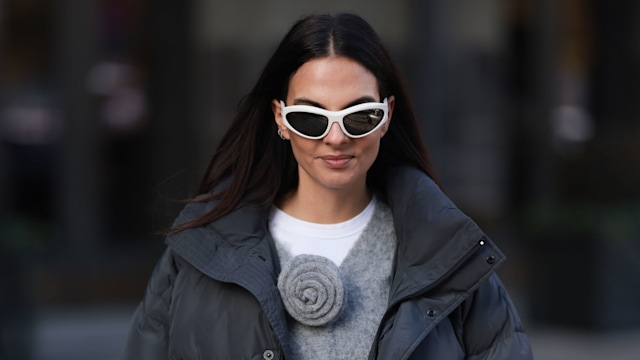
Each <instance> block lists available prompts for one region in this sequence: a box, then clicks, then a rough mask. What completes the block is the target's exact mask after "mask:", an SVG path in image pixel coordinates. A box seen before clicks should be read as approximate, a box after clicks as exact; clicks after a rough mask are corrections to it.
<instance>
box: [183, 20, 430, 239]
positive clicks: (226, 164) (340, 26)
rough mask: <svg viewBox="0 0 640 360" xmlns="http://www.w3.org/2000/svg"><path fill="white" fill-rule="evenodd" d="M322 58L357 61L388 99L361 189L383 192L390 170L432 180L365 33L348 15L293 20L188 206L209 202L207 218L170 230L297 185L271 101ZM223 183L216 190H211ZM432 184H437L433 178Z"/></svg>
mask: <svg viewBox="0 0 640 360" xmlns="http://www.w3.org/2000/svg"><path fill="white" fill-rule="evenodd" d="M329 56H344V57H347V58H350V59H352V60H355V61H357V62H358V63H360V64H361V65H363V66H364V67H365V68H367V69H368V70H369V71H370V72H371V73H372V74H374V76H375V77H376V78H377V81H378V87H379V92H380V97H381V98H385V97H388V96H390V95H393V96H395V107H394V112H393V122H392V124H391V126H389V130H388V132H387V133H386V134H385V136H384V137H383V138H382V140H381V143H380V151H379V154H378V157H377V159H376V160H375V162H374V164H373V165H372V167H371V168H370V170H369V172H368V173H367V184H368V186H370V187H371V188H372V189H374V190H379V191H383V192H384V190H385V183H386V178H387V174H388V172H389V170H390V168H391V167H392V166H397V165H409V166H412V167H415V168H417V169H419V170H422V171H423V172H424V173H425V174H427V175H428V176H430V177H431V178H432V179H434V180H436V177H435V175H434V173H433V169H432V165H431V161H430V159H429V154H428V152H427V148H426V146H425V143H424V141H423V139H422V137H421V135H420V129H419V126H418V122H417V120H416V117H415V114H414V110H413V106H412V104H411V101H410V99H409V96H408V93H407V91H406V86H405V84H404V81H403V80H402V77H401V76H400V74H399V72H398V70H397V68H396V66H395V64H394V62H393V61H392V59H391V57H390V56H389V54H388V52H387V50H386V49H385V47H384V46H383V45H382V42H381V40H380V38H379V36H378V35H377V34H376V32H375V31H374V30H373V28H372V27H371V26H370V25H369V24H368V23H367V22H366V21H365V20H364V19H362V18H361V17H359V16H358V15H355V14H349V13H339V14H334V15H311V16H307V17H304V18H302V19H300V20H299V21H297V22H296V23H295V24H294V25H293V26H292V27H291V29H290V30H289V32H288V33H287V34H286V36H285V37H284V39H283V40H282V42H281V43H280V44H279V46H278V47H277V49H276V50H275V52H274V54H273V55H272V56H271V59H270V60H269V61H268V63H267V64H266V66H265V68H264V69H263V71H262V74H261V75H260V77H259V79H258V81H257V83H256V84H255V86H254V88H253V89H252V90H251V92H250V93H249V94H248V95H247V96H246V97H245V98H244V99H243V100H242V101H241V102H240V104H239V107H238V111H237V113H236V115H235V117H234V119H233V121H232V122H231V125H230V127H229V129H228V130H227V132H226V134H225V135H224V136H223V138H222V140H221V141H220V143H219V145H218V147H217V149H216V151H215V153H214V154H213V156H212V158H211V161H210V163H209V166H208V168H207V171H206V173H205V175H204V177H203V179H202V182H201V184H200V187H199V190H198V193H199V194H200V196H198V197H197V198H195V199H192V200H191V201H212V200H216V205H215V206H214V207H213V208H212V210H210V211H209V212H208V213H206V214H204V215H202V216H201V217H199V218H196V219H194V220H193V221H191V222H187V223H185V224H182V225H178V226H176V227H174V228H173V229H171V230H170V232H171V233H174V232H178V231H181V230H184V229H188V228H192V227H197V226H201V225H204V224H207V223H209V222H211V221H214V220H216V219H218V218H220V217H222V216H224V215H226V214H228V213H229V212H231V211H232V210H233V209H234V208H236V207H237V206H238V205H240V204H241V203H252V204H256V205H258V206H269V205H271V204H273V203H274V201H275V200H276V199H278V198H280V197H281V196H283V195H285V194H286V193H288V192H289V191H291V190H292V189H295V188H296V186H297V185H298V167H297V163H296V160H295V158H294V156H293V152H292V150H291V145H290V143H289V142H287V141H283V140H282V139H281V138H280V137H279V136H278V135H277V126H276V123H275V121H274V115H273V112H272V108H271V102H272V100H273V99H285V98H286V96H287V91H288V86H289V80H290V78H291V76H292V75H293V73H294V72H295V71H296V70H297V69H298V68H299V67H300V66H302V64H304V63H305V62H307V61H309V60H312V59H316V58H323V57H329ZM223 180H224V183H225V185H224V186H216V185H219V184H220V183H221V182H222V181H223ZM436 182H437V180H436Z"/></svg>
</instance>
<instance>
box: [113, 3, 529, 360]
mask: <svg viewBox="0 0 640 360" xmlns="http://www.w3.org/2000/svg"><path fill="white" fill-rule="evenodd" d="M434 178H435V177H434V175H433V171H432V170H431V164H430V162H429V158H428V155H427V151H426V148H425V146H424V145H423V142H422V140H421V138H420V136H419V130H418V126H417V121H416V118H415V116H414V113H413V110H412V106H411V104H410V102H409V98H408V95H407V93H406V91H405V90H404V88H403V85H402V83H401V81H400V76H399V75H398V73H397V71H396V69H395V67H394V65H393V63H392V61H391V60H390V57H389V56H388V54H387V52H386V51H385V49H384V47H383V46H382V45H381V43H380V40H379V38H378V36H377V35H376V33H375V32H374V31H373V29H371V27H370V26H369V25H368V24H367V23H366V22H365V21H364V20H362V19H361V18H359V17H358V16H356V15H351V14H338V15H334V16H331V15H322V16H309V17H306V18H304V19H302V20H300V21H299V22H297V23H296V24H295V25H294V26H293V27H292V28H291V30H290V31H289V33H288V34H287V35H286V36H285V38H284V39H283V41H282V43H281V44H280V45H279V47H278V48H277V50H276V51H275V53H274V55H273V56H272V58H271V60H270V61H269V62H268V64H267V66H266V67H265V69H264V71H263V72H262V75H261V77H260V78H259V80H258V82H257V84H256V85H255V87H254V89H253V90H252V91H251V93H250V94H249V95H248V96H247V97H246V98H245V100H244V101H243V102H242V104H241V106H240V108H239V111H238V113H237V115H236V117H235V119H234V121H233V122H232V124H231V126H230V128H229V130H228V132H227V133H226V135H225V136H224V138H223V140H222V141H221V143H220V145H219V147H218V149H217V151H216V153H215V154H214V156H213V158H212V160H211V163H210V165H209V168H208V170H207V173H206V175H205V178H204V179H203V182H202V185H201V187H200V193H201V195H200V196H199V197H198V198H196V199H195V200H194V201H193V202H192V203H190V204H188V205H187V206H186V207H185V209H184V210H183V211H182V213H181V214H180V215H179V217H178V219H177V220H176V222H175V225H174V228H173V229H172V230H171V231H170V234H169V235H168V236H167V244H168V249H167V250H166V252H165V253H164V255H163V256H162V258H161V259H160V261H159V263H158V265H157V267H156V269H155V270H154V273H153V274H152V276H151V279H150V282H149V285H148V288H147V292H146V294H145V297H144V299H143V301H142V302H141V304H140V306H139V307H138V309H137V311H136V313H135V315H134V319H133V326H132V330H131V334H130V337H129V341H128V344H127V349H126V354H125V359H137V360H139V359H285V358H286V359H394V360H395V359H438V360H443V359H530V358H531V357H532V356H531V351H530V348H529V344H528V340H527V337H526V335H525V334H524V332H523V330H522V325H521V322H520V319H519V318H518V315H517V313H516V310H515V309H514V307H513V305H512V303H511V301H510V300H509V297H508V295H507V293H506V291H505V289H504V288H503V286H502V285H501V283H500V281H499V280H498V277H497V275H496V274H495V270H496V268H497V266H498V265H499V264H500V263H501V262H502V261H503V260H504V256H503V255H502V253H501V252H500V251H499V250H498V249H497V248H496V246H495V245H494V244H493V243H492V242H491V240H489V239H488V238H487V237H486V236H485V235H484V234H483V233H482V232H481V230H480V229H479V228H478V227H477V226H476V225H475V224H474V223H473V222H472V221H471V220H470V219H469V218H468V217H466V216H465V215H464V214H462V213H461V212H460V211H459V210H458V209H457V208H456V207H455V206H454V205H453V204H452V203H451V201H449V199H447V197H446V196H445V195H444V194H443V193H442V192H441V191H440V189H439V186H438V185H437V183H436V182H435V180H434Z"/></svg>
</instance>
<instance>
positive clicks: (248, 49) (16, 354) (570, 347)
mask: <svg viewBox="0 0 640 360" xmlns="http://www.w3.org/2000/svg"><path fill="white" fill-rule="evenodd" d="M320 3H322V4H320ZM335 11H355V12H357V13H359V14H360V15H362V16H363V17H365V18H366V19H367V20H369V21H370V23H371V24H372V25H373V26H374V27H375V28H376V29H377V30H378V32H379V33H380V35H381V37H382V38H383V40H384V42H385V43H386V44H387V46H388V48H389V49H390V51H391V53H392V54H393V56H394V58H395V59H396V61H397V62H398V65H399V67H400V68H401V69H402V71H403V73H404V74H405V76H406V78H407V82H408V85H409V87H410V89H411V92H412V97H413V100H414V102H415V105H416V109H417V112H418V114H419V117H420V121H421V126H422V130H423V134H424V137H425V138H426V139H427V142H428V144H429V147H430V150H431V152H432V156H433V160H434V162H435V168H436V171H437V173H438V174H439V176H440V178H441V180H442V182H443V184H444V187H445V190H446V191H447V193H448V194H449V196H450V197H451V198H452V199H453V200H454V201H455V202H456V203H457V204H458V205H459V207H460V208H462V209H463V210H464V211H465V212H466V213H468V214H469V215H470V216H472V217H473V218H474V219H476V220H477V221H478V223H479V224H480V225H481V226H482V227H483V228H484V229H485V230H486V232H487V233H488V234H489V236H490V237H492V238H493V239H494V240H495V241H496V242H497V243H498V245H499V246H500V247H501V248H502V249H503V250H504V252H505V253H506V254H507V256H508V257H509V261H508V262H507V263H506V265H504V267H503V268H502V269H501V270H500V275H501V277H502V278H503V280H504V282H505V284H506V286H507V288H508V290H509V292H510V293H511V295H512V297H513V300H514V302H515V303H516V305H517V307H518V309H519V311H520V313H521V316H522V317H523V320H524V321H525V325H526V327H527V330H528V332H529V335H530V337H531V342H532V345H533V348H534V354H535V355H536V358H537V359H543V360H544V359H601V358H612V359H638V358H640V345H638V344H640V122H639V121H638V120H639V118H640V101H639V100H640V2H638V1H619V0H607V1H605V0H602V1H599V0H448V1H438V0H397V1H393V2H391V1H381V0H367V1H364V0H348V1H347V0H324V1H322V2H320V1H316V2H313V3H312V2H309V3H303V2H300V1H293V0H265V1H260V2H257V1H253V0H235V1H219V0H185V1H169V0H155V1H150V0H83V1H71V0H0V272H1V276H0V359H30V360H45V359H46V360H53V359H66V360H69V359H117V358H119V356H120V354H121V352H122V349H123V347H124V342H125V339H126V334H127V332H128V327H129V320H130V317H131V315H132V312H133V310H134V308H135V306H136V305H137V302H138V301H139V300H140V299H141V297H142V295H143V292H144V288H145V286H146V281H147V279H148V277H149V275H150V272H151V270H152V268H153V266H154V265H155V262H156V260H157V259H158V257H159V255H160V253H161V252H162V250H163V249H164V244H163V238H162V236H159V235H155V233H156V232H157V231H160V230H163V229H165V228H167V227H168V226H170V225H171V222H172V220H173V217H174V216H175V215H176V214H177V212H178V211H179V209H180V206H181V205H179V204H177V203H176V202H175V201H174V200H176V199H181V198H185V197H188V196H190V195H193V191H194V190H195V187H196V185H197V183H198V181H199V179H200V177H201V176H202V174H203V171H204V168H205V166H206V163H207V160H208V157H209V156H210V154H211V153H212V152H213V150H214V148H215V146H216V144H217V142H218V140H219V139H220V137H221V135H222V133H223V131H224V130H225V128H226V126H227V125H228V123H229V120H230V119H231V117H232V116H233V113H234V110H235V108H236V106H237V104H238V102H239V100H240V99H241V97H242V96H243V95H245V94H246V93H247V92H248V91H249V90H250V88H251V87H252V85H253V82H254V81H255V80H256V78H257V76H258V74H259V73H260V71H261V70H262V66H263V65H264V64H265V62H266V60H267V58H268V57H269V56H270V54H271V52H272V51H273V50H274V49H275V46H276V45H277V43H278V41H279V40H280V39H281V37H282V36H283V35H284V33H285V32H286V31H287V29H288V28H289V26H290V25H291V24H292V22H293V21H294V20H296V19H298V18H299V17H300V16H301V15H303V14H307V13H315V12H335Z"/></svg>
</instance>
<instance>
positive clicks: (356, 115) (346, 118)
mask: <svg viewBox="0 0 640 360" xmlns="http://www.w3.org/2000/svg"><path fill="white" fill-rule="evenodd" d="M280 106H281V112H282V120H283V122H284V125H285V126H286V127H287V128H288V129H289V130H291V131H293V132H294V133H296V134H298V135H300V136H302V137H303V138H307V139H312V140H317V139H322V138H323V137H325V136H327V134H328V133H329V130H330V129H331V125H333V123H338V124H340V128H341V129H342V131H343V132H344V133H345V135H347V136H348V137H350V138H354V139H357V138H361V137H364V136H367V135H369V134H371V133H372V132H374V131H375V130H377V129H378V128H379V127H380V126H382V124H384V123H385V122H386V121H387V118H388V113H389V106H388V105H387V98H385V99H384V100H383V102H381V103H377V102H368V103H363V104H358V105H354V106H351V107H348V108H346V109H344V110H340V111H329V110H325V109H321V108H318V107H315V106H309V105H291V106H285V104H284V101H282V100H280Z"/></svg>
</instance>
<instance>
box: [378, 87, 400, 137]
mask: <svg viewBox="0 0 640 360" xmlns="http://www.w3.org/2000/svg"><path fill="white" fill-rule="evenodd" d="M395 105H396V98H395V96H393V95H391V96H389V97H388V98H387V107H388V111H387V122H385V123H384V124H383V125H382V127H381V128H380V130H381V134H380V137H383V136H384V134H386V133H387V131H389V125H390V124H391V118H392V115H393V108H394V106H395Z"/></svg>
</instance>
